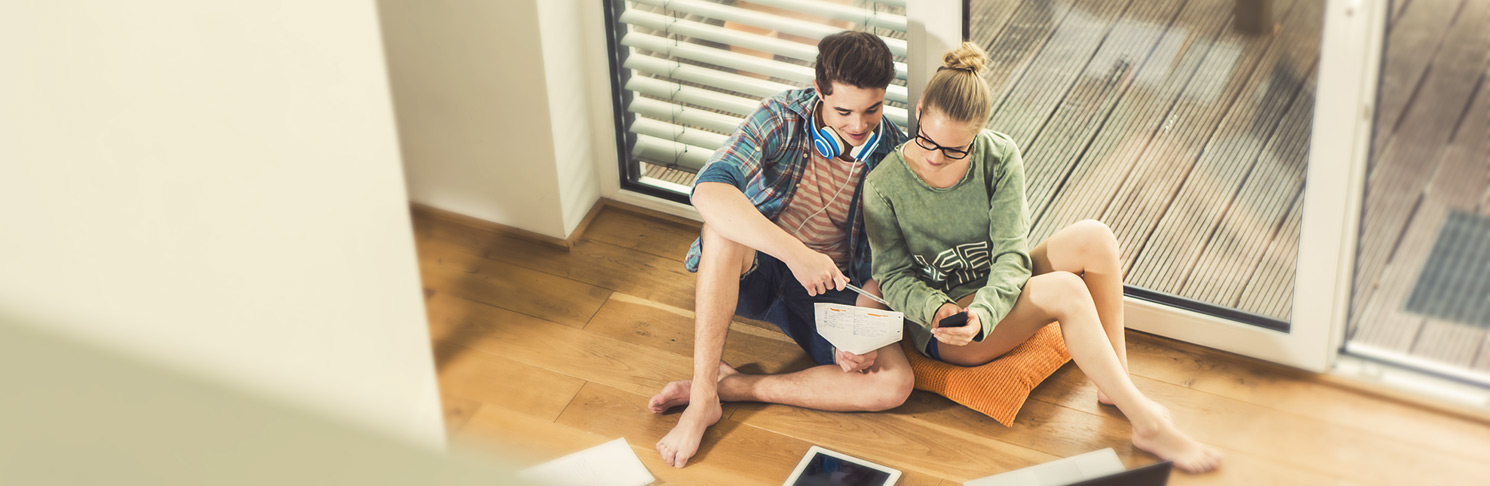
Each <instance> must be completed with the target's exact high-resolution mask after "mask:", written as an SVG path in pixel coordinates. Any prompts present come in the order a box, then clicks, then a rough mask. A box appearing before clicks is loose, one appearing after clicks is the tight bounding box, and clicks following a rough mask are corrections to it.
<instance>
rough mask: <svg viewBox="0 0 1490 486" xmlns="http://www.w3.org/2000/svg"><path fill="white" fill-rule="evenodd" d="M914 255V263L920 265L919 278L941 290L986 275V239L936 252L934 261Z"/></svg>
mask: <svg viewBox="0 0 1490 486" xmlns="http://www.w3.org/2000/svg"><path fill="white" fill-rule="evenodd" d="M914 256H915V258H916V264H917V265H920V266H921V268H920V271H921V280H922V281H925V282H927V283H928V284H929V285H930V286H931V287H932V288H935V289H937V290H941V291H943V292H946V291H948V290H951V289H952V288H953V287H956V286H958V285H962V284H965V283H968V282H972V281H974V280H977V279H980V278H983V277H987V276H988V266H989V250H988V241H979V242H976V243H964V244H961V245H957V246H955V247H952V248H948V249H946V250H945V251H942V252H941V253H938V254H937V255H936V261H934V262H931V263H927V262H926V259H925V258H923V257H922V256H921V255H914Z"/></svg>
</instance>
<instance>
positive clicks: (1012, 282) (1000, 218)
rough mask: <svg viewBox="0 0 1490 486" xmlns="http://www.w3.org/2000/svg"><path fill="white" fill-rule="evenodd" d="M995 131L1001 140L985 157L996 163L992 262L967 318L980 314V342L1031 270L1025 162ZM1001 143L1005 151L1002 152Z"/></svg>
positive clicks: (991, 215) (990, 229)
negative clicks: (1025, 191) (1025, 192)
mask: <svg viewBox="0 0 1490 486" xmlns="http://www.w3.org/2000/svg"><path fill="white" fill-rule="evenodd" d="M991 135H992V136H993V137H994V139H995V140H997V141H999V142H1001V143H993V144H989V145H990V148H991V150H990V152H993V153H991V154H988V156H986V157H985V158H984V161H985V162H987V163H989V164H997V165H996V166H994V167H992V170H989V171H988V172H987V173H989V174H991V175H992V176H993V177H994V179H993V180H992V181H991V183H990V184H991V192H992V194H990V195H989V209H988V219H989V225H988V242H989V245H990V252H989V254H990V255H991V257H992V258H991V262H992V263H991V264H990V265H989V272H988V283H987V285H984V286H983V288H981V289H978V293H977V294H976V296H975V297H973V303H972V304H969V305H968V314H969V317H970V318H976V319H977V322H978V324H980V325H981V329H982V332H980V333H978V335H977V337H976V338H975V339H976V340H979V341H981V340H982V339H983V338H984V337H987V336H988V333H989V332H991V331H992V330H993V326H994V325H995V324H998V322H999V321H1001V320H1003V318H1004V316H1005V315H1008V314H1009V309H1011V308H1013V307H1014V302H1015V301H1017V300H1019V293H1020V291H1021V289H1023V288H1024V283H1025V282H1026V281H1028V280H1029V279H1030V273H1031V271H1032V268H1033V264H1032V262H1031V261H1030V254H1029V243H1028V235H1029V232H1030V215H1029V213H1030V210H1029V203H1028V202H1027V201H1026V200H1025V195H1024V162H1023V161H1022V160H1021V159H1020V157H1019V148H1018V147H1016V146H1015V145H1014V141H1013V140H1009V139H1008V137H1007V136H1005V135H1003V134H998V133H992V134H991ZM1000 147H1002V148H1003V149H1002V150H999V148H1000ZM1000 152H1001V153H1000ZM970 320H971V319H970Z"/></svg>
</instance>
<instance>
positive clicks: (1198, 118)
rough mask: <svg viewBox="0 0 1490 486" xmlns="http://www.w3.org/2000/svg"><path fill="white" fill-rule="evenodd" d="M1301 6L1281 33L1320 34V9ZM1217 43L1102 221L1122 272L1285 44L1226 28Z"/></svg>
mask: <svg viewBox="0 0 1490 486" xmlns="http://www.w3.org/2000/svg"><path fill="white" fill-rule="evenodd" d="M1300 6H1301V7H1305V8H1302V9H1301V10H1302V11H1297V10H1291V11H1290V14H1289V15H1288V16H1287V17H1286V18H1285V19H1284V26H1283V31H1284V32H1311V31H1317V30H1318V25H1319V14H1318V12H1314V11H1312V10H1313V9H1317V8H1318V6H1317V5H1313V4H1311V3H1309V2H1304V3H1301V4H1300ZM1218 42H1219V44H1218V45H1217V46H1216V47H1213V48H1212V49H1211V50H1210V51H1209V52H1208V53H1207V56H1206V59H1205V60H1204V61H1202V64H1201V67H1200V68H1199V69H1198V70H1197V74H1196V75H1195V76H1194V77H1193V78H1192V79H1191V80H1190V82H1189V84H1188V85H1187V86H1186V87H1185V90H1184V91H1183V92H1182V94H1181V96H1180V97H1179V98H1178V100H1177V101H1176V103H1175V105H1174V106H1173V107H1172V108H1171V110H1170V112H1169V114H1168V116H1167V117H1166V120H1165V125H1164V126H1162V127H1161V128H1160V130H1159V131H1158V133H1156V134H1155V136H1154V138H1153V140H1152V141H1151V142H1150V143H1149V147H1148V149H1147V150H1146V151H1145V152H1144V154H1143V155H1142V157H1141V159H1140V162H1139V164H1138V166H1136V167H1135V168H1134V170H1133V173H1132V175H1130V176H1129V177H1128V178H1127V179H1126V180H1125V181H1124V183H1123V185H1122V186H1121V187H1120V188H1119V190H1118V192H1117V194H1116V195H1115V196H1114V199H1113V202H1112V204H1111V205H1110V206H1109V207H1108V208H1107V210H1106V211H1105V213H1104V214H1103V215H1102V217H1101V218H1100V219H1101V220H1102V221H1104V222H1106V223H1107V224H1108V226H1110V227H1112V228H1113V232H1114V234H1116V235H1117V237H1118V243H1119V246H1120V247H1121V248H1122V251H1123V270H1124V273H1125V274H1126V273H1128V272H1129V271H1130V270H1131V268H1132V266H1133V264H1134V262H1135V261H1136V260H1137V259H1138V257H1139V256H1140V255H1141V254H1142V253H1143V252H1144V251H1145V248H1146V246H1145V245H1146V243H1147V242H1148V241H1149V239H1150V238H1151V236H1152V234H1153V231H1154V227H1155V226H1156V225H1157V223H1158V221H1159V219H1160V218H1161V217H1162V216H1163V215H1164V214H1165V213H1166V212H1167V211H1169V210H1170V208H1171V205H1172V203H1173V201H1174V197H1175V195H1176V193H1177V192H1178V190H1179V188H1180V187H1181V186H1182V185H1183V183H1184V181H1185V179H1186V177H1187V176H1188V175H1189V174H1190V173H1191V170H1192V168H1193V166H1194V164H1195V161H1196V160H1197V159H1198V158H1199V156H1200V155H1201V153H1202V150H1203V148H1204V146H1205V142H1206V141H1207V140H1210V139H1212V138H1213V137H1216V136H1218V133H1217V130H1218V129H1219V128H1220V123H1221V121H1222V120H1223V119H1224V115H1225V114H1226V113H1227V112H1229V111H1231V110H1232V109H1233V105H1234V104H1235V103H1237V102H1238V101H1239V98H1240V95H1241V94H1242V90H1243V89H1244V87H1246V86H1249V85H1252V83H1251V82H1250V81H1249V80H1250V79H1253V78H1254V76H1265V75H1266V74H1265V73H1266V72H1267V71H1266V70H1269V69H1271V68H1272V65H1274V64H1275V63H1277V62H1278V61H1279V60H1280V59H1282V58H1284V53H1285V52H1287V51H1288V46H1287V45H1286V44H1285V43H1283V42H1279V41H1278V40H1277V39H1275V38H1272V37H1256V36H1250V35H1246V34H1243V33H1241V32H1238V31H1236V30H1235V29H1224V30H1223V31H1222V34H1221V37H1220V40H1219V41H1218ZM1259 66H1262V67H1259ZM1243 102H1244V100H1243ZM1220 135H1224V134H1220ZM1147 261H1149V262H1151V263H1150V264H1153V265H1164V264H1165V262H1166V261H1167V257H1166V256H1165V255H1162V254H1161V255H1156V256H1155V257H1150V258H1148V259H1147Z"/></svg>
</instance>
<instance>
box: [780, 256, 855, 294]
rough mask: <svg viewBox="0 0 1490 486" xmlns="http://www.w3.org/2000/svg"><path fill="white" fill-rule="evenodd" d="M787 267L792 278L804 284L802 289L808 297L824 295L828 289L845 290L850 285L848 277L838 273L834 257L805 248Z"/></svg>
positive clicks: (787, 263) (788, 262)
mask: <svg viewBox="0 0 1490 486" xmlns="http://www.w3.org/2000/svg"><path fill="white" fill-rule="evenodd" d="M786 266H787V268H790V269H791V270H792V276H794V277H797V281H798V282H801V283H802V288H805V289H807V295H812V296H817V295H822V294H823V293H826V292H827V291H828V289H836V290H843V286H844V285H845V284H848V277H845V276H843V272H840V271H838V264H836V263H833V258H832V257H829V256H828V255H824V254H822V253H818V252H815V251H812V250H811V249H808V248H807V247H805V246H803V247H802V250H801V251H800V252H798V254H797V255H796V256H794V257H793V258H792V259H791V260H789V261H787V262H786Z"/></svg>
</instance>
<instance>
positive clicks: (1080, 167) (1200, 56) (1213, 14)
mask: <svg viewBox="0 0 1490 486" xmlns="http://www.w3.org/2000/svg"><path fill="white" fill-rule="evenodd" d="M1285 3H1291V2H1285ZM1230 9H1231V2H1229V1H1227V0H1191V1H1190V2H1188V3H1186V4H1185V8H1184V9H1183V10H1182V11H1181V12H1180V15H1179V18H1178V19H1177V20H1176V21H1175V22H1174V25H1175V26H1176V27H1174V28H1171V29H1170V31H1168V32H1166V33H1165V35H1164V37H1163V39H1162V40H1161V41H1160V43H1159V45H1158V46H1157V47H1156V48H1155V50H1154V52H1153V53H1152V54H1151V55H1150V56H1149V59H1147V60H1145V61H1144V62H1143V63H1142V64H1141V65H1139V66H1138V67H1137V69H1136V71H1135V72H1134V74H1133V77H1132V80H1131V83H1132V85H1131V86H1130V87H1129V89H1128V91H1127V92H1126V93H1125V94H1124V95H1123V96H1122V97H1121V99H1119V101H1118V105H1117V107H1116V108H1114V109H1113V112H1112V114H1111V115H1110V116H1109V118H1108V119H1107V120H1106V121H1105V122H1104V123H1103V124H1102V126H1101V127H1100V128H1099V130H1098V131H1097V133H1096V136H1095V139H1093V140H1092V141H1091V142H1090V144H1089V146H1088V147H1086V148H1085V149H1084V150H1083V152H1082V153H1081V154H1080V158H1079V159H1078V160H1077V161H1076V163H1075V166H1074V167H1073V168H1072V169H1071V170H1070V171H1069V172H1068V173H1067V174H1066V175H1065V176H1064V179H1063V180H1061V179H1054V181H1055V182H1056V183H1057V184H1059V185H1057V184H1050V183H1046V184H1033V183H1031V184H1028V186H1029V189H1028V197H1029V199H1030V210H1031V213H1032V216H1033V217H1034V218H1033V221H1034V227H1033V229H1032V231H1031V234H1030V236H1031V241H1044V240H1045V239H1046V238H1048V237H1050V235H1052V234H1054V233H1055V232H1056V231H1058V230H1059V229H1061V228H1064V227H1066V226H1068V225H1070V224H1071V223H1074V222H1076V221H1078V220H1081V219H1088V218H1095V217H1098V216H1100V215H1101V214H1102V213H1103V212H1105V211H1106V210H1107V207H1108V204H1110V203H1111V201H1112V198H1113V196H1115V195H1116V193H1117V191H1118V188H1119V187H1121V185H1122V183H1123V181H1125V180H1126V179H1127V178H1128V176H1129V174H1130V173H1131V171H1132V169H1133V167H1134V166H1135V165H1137V164H1138V162H1139V160H1140V157H1141V156H1142V154H1143V152H1144V151H1145V150H1146V149H1147V147H1148V144H1149V141H1150V140H1151V139H1152V137H1153V134H1154V133H1155V132H1158V131H1159V130H1160V129H1161V128H1162V127H1163V126H1164V122H1165V120H1166V119H1167V117H1168V115H1169V109H1170V108H1171V107H1172V106H1173V104H1174V100H1175V99H1177V98H1178V97H1179V95H1180V92H1181V91H1182V90H1183V89H1184V87H1185V86H1186V85H1188V84H1189V82H1190V80H1191V78H1192V77H1193V76H1194V75H1195V72H1196V70H1197V69H1198V68H1199V67H1200V65H1201V63H1202V61H1204V60H1205V58H1206V55H1207V54H1208V53H1209V51H1210V48H1211V47H1212V46H1214V45H1216V38H1217V36H1219V35H1220V31H1221V29H1223V28H1229V27H1227V26H1228V25H1229V22H1227V19H1228V18H1229V17H1228V16H1227V14H1228V12H1230ZM1178 26H1184V27H1183V28H1180V27H1178ZM1025 163H1026V165H1027V166H1037V165H1038V164H1045V163H1048V162H1047V161H1045V160H1043V159H1042V158H1041V157H1039V156H1035V157H1030V158H1029V160H1027V161H1026V162H1025ZM1032 170H1033V169H1032ZM1057 193H1059V195H1060V196H1059V197H1056V194H1057Z"/></svg>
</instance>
